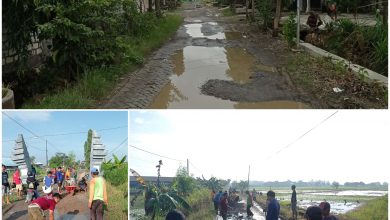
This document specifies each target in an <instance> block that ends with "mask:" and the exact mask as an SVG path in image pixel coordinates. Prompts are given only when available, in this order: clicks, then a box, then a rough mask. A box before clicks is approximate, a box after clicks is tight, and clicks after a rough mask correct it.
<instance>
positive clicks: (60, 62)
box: [3, 0, 181, 108]
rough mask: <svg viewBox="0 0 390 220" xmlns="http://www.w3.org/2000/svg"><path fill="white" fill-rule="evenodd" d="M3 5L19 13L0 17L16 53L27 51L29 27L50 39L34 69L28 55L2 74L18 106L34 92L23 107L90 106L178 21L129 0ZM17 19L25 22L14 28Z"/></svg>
mask: <svg viewBox="0 0 390 220" xmlns="http://www.w3.org/2000/svg"><path fill="white" fill-rule="evenodd" d="M5 6H6V7H3V14H7V13H16V14H19V13H20V14H23V16H20V19H19V17H18V19H14V17H15V16H14V14H13V15H12V16H11V15H10V16H7V17H4V20H3V26H5V27H6V30H7V33H8V32H9V33H10V36H7V40H8V39H9V40H10V43H9V46H10V47H11V48H13V49H14V50H16V52H17V54H26V57H28V56H29V55H30V54H29V51H28V50H27V48H28V46H29V45H30V44H31V37H30V34H31V33H33V34H36V35H37V36H38V37H39V39H40V40H50V41H51V42H52V46H51V48H50V52H49V53H50V54H49V55H48V56H47V57H45V58H46V60H45V61H44V63H43V64H44V65H43V66H41V67H39V69H37V68H35V69H29V68H28V65H27V58H26V59H19V62H24V65H19V66H20V68H19V71H18V72H19V73H20V74H19V75H18V77H16V74H14V73H13V72H8V73H5V74H4V75H3V80H4V81H5V82H7V83H9V84H12V85H14V87H16V88H14V90H15V95H16V96H17V97H16V102H17V105H18V106H19V107H20V105H21V104H22V103H24V102H25V101H26V99H27V98H30V97H31V96H32V95H35V97H34V98H33V99H30V100H29V104H26V105H25V106H24V107H27V108H34V107H37V108H86V107H88V106H90V105H91V104H92V103H94V102H95V101H96V100H98V99H101V98H102V97H104V96H105V95H107V94H108V92H109V91H110V90H111V89H112V87H113V84H114V83H115V81H116V79H117V78H118V76H119V75H122V74H124V73H126V72H128V71H131V70H134V69H135V67H136V66H137V65H140V64H142V63H143V57H144V56H145V55H146V54H147V53H148V52H150V51H151V50H153V49H155V48H156V47H157V46H159V45H160V44H161V42H164V41H165V40H166V39H167V38H168V37H170V36H171V35H172V33H173V32H174V31H176V29H177V28H178V26H179V25H180V23H181V18H180V17H179V16H177V15H168V16H166V17H162V18H157V17H156V15H155V14H153V13H139V12H138V10H137V2H136V1H134V0H104V1H86V0H83V1H76V2H68V1H45V0H39V1H33V2H31V3H28V4H27V3H23V1H16V0H12V1H7V4H5ZM13 10H16V11H13ZM10 11H11V12H10ZM24 13H26V15H24ZM27 21H28V22H27ZM15 22H16V23H15ZM22 24H23V25H27V26H29V27H28V28H27V27H24V26H23V27H22V28H19V29H18V30H14V29H15V27H16V28H17V27H20V26H22ZM8 27H10V28H8ZM38 33H39V35H38ZM18 40H19V41H18ZM37 94H43V95H40V96H37Z"/></svg>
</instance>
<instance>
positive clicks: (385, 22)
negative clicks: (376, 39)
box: [382, 1, 388, 26]
mask: <svg viewBox="0 0 390 220" xmlns="http://www.w3.org/2000/svg"><path fill="white" fill-rule="evenodd" d="M382 5H383V10H382V17H383V24H385V25H386V26H387V12H388V8H387V5H388V3H387V1H383V2H382Z"/></svg>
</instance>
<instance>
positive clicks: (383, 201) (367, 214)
mask: <svg viewBox="0 0 390 220" xmlns="http://www.w3.org/2000/svg"><path fill="white" fill-rule="evenodd" d="M338 217H339V219H340V220H349V219H353V220H366V219H371V220H382V219H388V195H386V196H383V197H380V198H377V199H373V200H370V201H367V203H365V204H364V205H362V206H361V207H360V208H358V209H356V210H353V211H351V212H348V213H346V214H343V215H339V216H338Z"/></svg>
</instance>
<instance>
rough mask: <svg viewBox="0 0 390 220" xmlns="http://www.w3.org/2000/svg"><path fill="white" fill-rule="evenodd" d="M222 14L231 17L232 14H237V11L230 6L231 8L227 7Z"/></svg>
mask: <svg viewBox="0 0 390 220" xmlns="http://www.w3.org/2000/svg"><path fill="white" fill-rule="evenodd" d="M222 15H223V16H225V17H230V16H233V15H236V13H234V12H233V11H232V10H231V9H230V7H229V8H225V9H223V10H222Z"/></svg>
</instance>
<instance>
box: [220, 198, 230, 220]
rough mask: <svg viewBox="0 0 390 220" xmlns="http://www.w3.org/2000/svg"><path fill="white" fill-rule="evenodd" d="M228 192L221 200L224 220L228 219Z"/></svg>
mask: <svg viewBox="0 0 390 220" xmlns="http://www.w3.org/2000/svg"><path fill="white" fill-rule="evenodd" d="M227 198H228V193H227V192H225V193H223V195H222V199H221V202H220V203H219V206H220V207H221V209H220V210H221V213H220V215H221V216H222V219H223V220H227V211H228V199H227Z"/></svg>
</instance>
